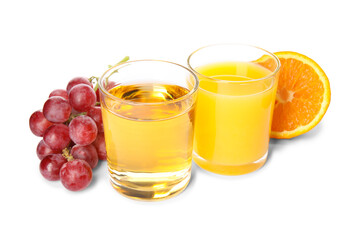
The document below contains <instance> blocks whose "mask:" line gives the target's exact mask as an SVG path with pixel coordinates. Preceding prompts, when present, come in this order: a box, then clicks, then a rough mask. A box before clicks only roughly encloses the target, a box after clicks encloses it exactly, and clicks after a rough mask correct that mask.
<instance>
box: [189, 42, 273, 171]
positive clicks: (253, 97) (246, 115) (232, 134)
mask: <svg viewBox="0 0 360 240" xmlns="http://www.w3.org/2000/svg"><path fill="white" fill-rule="evenodd" d="M188 65H189V67H190V69H192V70H193V71H195V72H196V74H197V76H198V78H199V81H200V88H199V93H198V103H197V110H196V124H195V126H196V128H195V142H194V152H195V153H194V160H195V162H196V163H197V164H198V165H199V166H200V167H202V168H204V169H206V170H208V171H211V172H214V173H218V174H224V175H240V174H245V173H249V172H252V171H255V170H257V169H259V168H260V167H261V166H263V165H264V163H265V162H266V158H267V155H268V147H269V138H270V131H271V121H272V114H273V108H274V104H275V97H276V88H277V81H278V71H279V69H280V61H279V59H278V58H277V57H276V56H275V55H274V54H272V53H270V52H268V51H266V50H263V49H261V48H258V47H253V46H248V45H241V44H218V45H211V46H207V47H203V48H200V49H198V50H196V51H195V52H193V53H192V54H191V55H190V56H189V58H188Z"/></svg>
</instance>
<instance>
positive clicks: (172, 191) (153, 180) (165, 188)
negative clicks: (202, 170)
mask: <svg viewBox="0 0 360 240" xmlns="http://www.w3.org/2000/svg"><path fill="white" fill-rule="evenodd" d="M108 170H109V174H110V182H111V184H112V186H113V187H114V188H115V189H116V190H117V191H118V192H119V193H121V194H123V195H124V196H126V197H129V198H132V199H137V200H144V201H156V200H164V199H167V198H170V197H173V196H175V195H177V194H179V193H180V192H182V191H183V190H184V189H185V188H186V186H187V185H188V183H189V180H190V176H191V167H189V168H187V169H184V170H181V171H177V172H166V173H141V172H126V171H121V172H120V171H116V170H113V169H110V168H108Z"/></svg>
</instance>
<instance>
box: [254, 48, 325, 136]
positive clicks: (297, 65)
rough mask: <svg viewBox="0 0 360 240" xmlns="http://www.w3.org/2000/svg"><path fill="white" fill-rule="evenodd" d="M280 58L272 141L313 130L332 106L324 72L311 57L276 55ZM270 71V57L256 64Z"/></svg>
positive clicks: (282, 53) (287, 53)
mask: <svg viewBox="0 0 360 240" xmlns="http://www.w3.org/2000/svg"><path fill="white" fill-rule="evenodd" d="M275 55H276V56H277V57H278V58H279V59H280V62H281V68H280V72H279V82H278V89H277V93H276V100H275V107H274V115H273V122H272V127H271V137H272V138H293V137H296V136H299V135H301V134H304V133H306V132H308V131H310V130H311V129H312V128H314V127H315V126H316V125H317V124H318V123H319V122H320V120H321V119H322V118H323V116H324V115H325V113H326V110H327V109H328V107H329V104H330V95H331V92H330V84H329V80H328V78H327V76H326V74H325V72H324V71H323V70H322V69H321V67H320V66H319V65H318V64H317V63H316V62H315V61H314V60H312V59H311V58H309V57H307V56H304V55H302V54H300V53H296V52H288V51H287V52H277V53H275ZM257 62H258V63H259V64H261V65H263V66H264V67H267V68H271V66H272V65H273V64H274V61H271V60H269V59H268V58H263V59H259V60H258V61H257Z"/></svg>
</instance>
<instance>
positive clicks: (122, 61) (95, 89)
mask: <svg viewBox="0 0 360 240" xmlns="http://www.w3.org/2000/svg"><path fill="white" fill-rule="evenodd" d="M129 59H130V57H129V56H126V57H124V58H123V59H122V60H121V61H120V62H118V63H117V64H115V65H118V64H120V63H124V62H127V61H129ZM115 65H114V66H115ZM112 67H113V65H108V68H112ZM116 72H117V70H115V71H113V72H112V73H111V74H110V75H109V77H110V76H111V75H113V74H114V73H116ZM109 77H107V78H106V82H105V84H106V85H107V84H108V78H109ZM94 79H95V80H96V83H95V86H94V91H95V92H96V91H97V90H98V88H99V78H98V77H95V76H92V77H90V78H89V81H90V82H91V83H92V81H93V80H94Z"/></svg>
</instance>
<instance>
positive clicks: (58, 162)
mask: <svg viewBox="0 0 360 240" xmlns="http://www.w3.org/2000/svg"><path fill="white" fill-rule="evenodd" d="M66 162H67V160H66V158H64V157H63V156H62V155H61V154H52V155H49V156H46V157H45V158H44V159H43V160H41V162H40V172H41V174H42V175H43V176H44V178H46V179H47V180H49V181H56V180H59V179H60V169H61V167H62V165H64V164H65V163H66Z"/></svg>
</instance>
